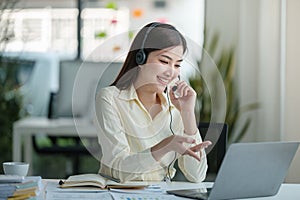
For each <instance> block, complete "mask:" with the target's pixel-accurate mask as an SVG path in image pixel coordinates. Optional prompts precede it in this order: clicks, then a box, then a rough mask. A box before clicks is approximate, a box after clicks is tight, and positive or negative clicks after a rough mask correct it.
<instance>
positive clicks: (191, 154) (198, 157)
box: [183, 149, 202, 161]
mask: <svg viewBox="0 0 300 200" xmlns="http://www.w3.org/2000/svg"><path fill="white" fill-rule="evenodd" d="M183 155H189V156H192V157H193V158H195V159H196V160H198V161H200V160H201V157H202V153H201V152H200V156H199V155H198V154H196V153H195V152H193V151H192V150H191V149H187V150H186V151H185V152H184V154H183Z"/></svg>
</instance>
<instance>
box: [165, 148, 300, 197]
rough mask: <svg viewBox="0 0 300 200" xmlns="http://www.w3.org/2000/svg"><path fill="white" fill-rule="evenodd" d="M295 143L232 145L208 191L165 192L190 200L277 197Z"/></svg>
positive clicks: (293, 153)
mask: <svg viewBox="0 0 300 200" xmlns="http://www.w3.org/2000/svg"><path fill="white" fill-rule="evenodd" d="M298 146H299V142H261V143H235V144H232V145H230V147H229V148H228V150H227V152H226V154H225V158H224V160H223V162H222V165H221V167H220V170H219V172H218V175H217V178H216V180H215V182H214V185H213V187H212V188H207V191H206V192H203V188H199V189H188V190H169V191H167V192H168V193H169V194H174V195H177V196H183V197H188V198H193V199H209V200H221V199H236V198H251V197H264V196H273V195H275V194H277V192H278V190H279V188H280V186H281V184H282V183H283V181H284V178H285V176H286V174H287V171H288V168H289V166H290V164H291V162H292V160H293V158H294V156H295V153H296V151H297V149H298Z"/></svg>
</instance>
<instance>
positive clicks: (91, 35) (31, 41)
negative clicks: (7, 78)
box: [3, 8, 129, 60]
mask: <svg viewBox="0 0 300 200" xmlns="http://www.w3.org/2000/svg"><path fill="white" fill-rule="evenodd" d="M3 17H4V18H5V19H6V20H7V22H8V23H9V29H8V31H9V35H10V41H9V42H8V44H7V46H6V49H7V50H8V51H31V52H56V53H58V54H59V56H60V57H61V59H74V58H76V56H77V46H78V41H77V18H78V9H75V8H66V9H60V8H56V9H51V8H46V9H24V10H13V11H12V10H6V11H5V12H4V15H3ZM81 17H82V28H81V37H82V44H83V45H82V49H81V55H82V59H84V60H103V59H104V60H108V59H112V58H111V56H112V55H113V53H114V52H116V50H118V49H120V48H121V47H122V45H123V46H127V45H128V40H129V38H128V39H127V40H125V41H124V40H122V42H121V43H120V44H114V46H106V47H105V48H104V49H102V50H103V51H104V52H106V55H104V54H101V55H100V57H95V56H91V54H92V51H93V50H94V49H95V48H97V47H99V45H101V44H102V43H103V42H104V41H105V40H106V39H109V38H111V37H113V36H114V35H117V34H120V33H122V32H126V31H128V29H129V11H128V10H127V9H119V10H113V9H105V8H98V9H91V8H86V9H83V10H82V13H81ZM116 46H118V47H119V48H116Z"/></svg>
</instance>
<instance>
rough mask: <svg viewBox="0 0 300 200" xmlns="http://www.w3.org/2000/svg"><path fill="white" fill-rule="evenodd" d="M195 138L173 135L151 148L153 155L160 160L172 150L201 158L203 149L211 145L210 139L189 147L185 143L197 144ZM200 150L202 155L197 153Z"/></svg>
mask: <svg viewBox="0 0 300 200" xmlns="http://www.w3.org/2000/svg"><path fill="white" fill-rule="evenodd" d="M195 142H196V141H195V139H193V138H190V137H184V136H180V135H171V136H169V137H167V138H165V139H163V140H162V141H161V142H159V143H158V144H156V145H155V146H153V147H152V148H151V152H152V156H153V157H154V159H155V160H156V161H159V160H160V159H161V158H162V157H163V156H164V155H166V154H167V153H168V152H170V151H175V152H177V153H179V154H181V155H189V156H192V157H194V158H195V159H197V160H198V161H200V160H201V150H202V149H203V148H206V147H207V146H209V145H211V142H210V141H205V142H202V143H200V144H197V145H195V146H192V147H189V148H187V147H186V146H184V144H183V143H188V144H195ZM197 152H200V155H199V154H197Z"/></svg>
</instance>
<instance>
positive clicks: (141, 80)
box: [135, 46, 183, 92]
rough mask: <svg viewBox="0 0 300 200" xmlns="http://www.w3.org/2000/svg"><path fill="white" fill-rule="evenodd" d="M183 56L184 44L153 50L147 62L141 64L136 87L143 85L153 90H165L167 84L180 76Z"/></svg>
mask: <svg viewBox="0 0 300 200" xmlns="http://www.w3.org/2000/svg"><path fill="white" fill-rule="evenodd" d="M182 57H183V47H182V46H174V47H170V48H167V49H162V50H158V51H153V52H151V53H150V54H149V55H148V59H147V62H146V63H145V64H144V65H140V66H139V67H140V71H139V74H138V78H137V80H136V82H135V86H136V89H138V88H139V87H143V88H145V89H146V88H147V90H151V91H153V92H163V91H164V90H165V88H166V87H167V85H168V84H169V83H170V82H171V81H172V80H174V79H175V78H177V77H178V76H179V74H180V65H181V62H182Z"/></svg>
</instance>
